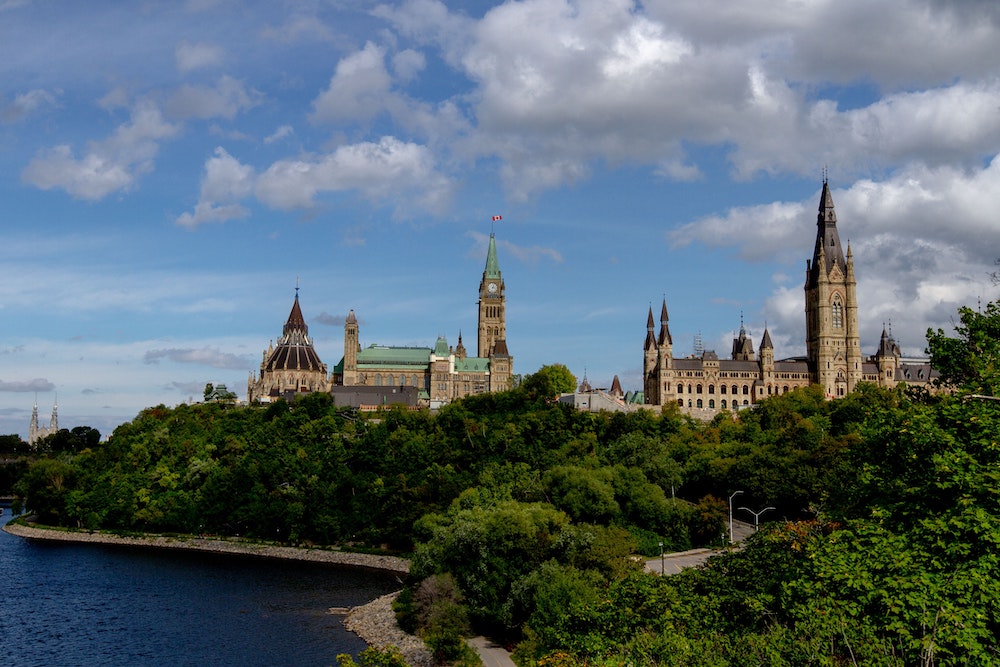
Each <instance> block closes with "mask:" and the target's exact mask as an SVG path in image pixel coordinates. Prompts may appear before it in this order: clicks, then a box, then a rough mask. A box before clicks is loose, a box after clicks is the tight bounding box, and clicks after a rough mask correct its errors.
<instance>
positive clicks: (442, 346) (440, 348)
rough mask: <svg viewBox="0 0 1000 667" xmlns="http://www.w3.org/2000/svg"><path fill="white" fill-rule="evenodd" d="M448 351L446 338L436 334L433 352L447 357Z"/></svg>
mask: <svg viewBox="0 0 1000 667" xmlns="http://www.w3.org/2000/svg"><path fill="white" fill-rule="evenodd" d="M449 353H450V350H449V349H448V340H447V339H446V338H445V337H444V336H438V339H437V343H435V345H434V354H436V355H437V356H439V357H447V356H448V354H449Z"/></svg>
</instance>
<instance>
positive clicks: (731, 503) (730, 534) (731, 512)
mask: <svg viewBox="0 0 1000 667" xmlns="http://www.w3.org/2000/svg"><path fill="white" fill-rule="evenodd" d="M741 493H743V492H742V491H734V492H733V495H731V496H729V543H730V544H732V543H733V498H735V497H736V496H738V495H740V494H741Z"/></svg>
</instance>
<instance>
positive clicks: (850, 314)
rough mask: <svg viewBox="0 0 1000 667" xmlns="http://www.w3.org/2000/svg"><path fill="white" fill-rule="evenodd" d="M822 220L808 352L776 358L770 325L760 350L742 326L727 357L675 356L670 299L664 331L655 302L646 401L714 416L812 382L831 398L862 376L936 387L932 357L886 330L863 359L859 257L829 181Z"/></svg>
mask: <svg viewBox="0 0 1000 667" xmlns="http://www.w3.org/2000/svg"><path fill="white" fill-rule="evenodd" d="M816 226H817V231H816V244H815V247H814V250H813V257H812V260H809V261H807V262H806V279H805V312H806V356H805V357H793V358H790V359H783V360H777V361H776V360H775V358H774V346H773V345H772V343H771V335H770V333H769V332H768V330H767V329H766V328H765V330H764V334H763V336H762V337H761V341H760V353H759V355H758V354H756V353H755V352H754V349H753V341H752V340H751V339H750V337H749V336H748V335H747V333H746V330H745V328H744V327H742V326H741V327H740V333H739V336H738V337H737V338H735V339H734V340H733V350H732V354H731V356H730V358H729V359H720V358H719V356H718V354H716V353H715V352H714V351H710V350H706V351H703V352H701V353H700V354H698V355H696V356H691V357H683V358H676V357H674V356H673V339H672V337H671V335H670V325H669V319H670V318H669V315H668V314H667V303H666V299H664V301H663V306H662V308H661V309H660V329H659V332H658V333H657V332H656V331H655V329H656V325H655V321H654V319H653V309H652V308H650V309H649V314H648V316H647V318H646V341H645V344H644V345H643V377H644V381H643V392H644V403H645V404H646V405H666V404H667V403H677V405H678V406H679V407H680V408H681V409H682V410H683V411H685V412H687V413H688V414H692V415H694V416H698V417H702V418H711V417H712V416H713V415H715V414H717V413H718V412H719V411H720V410H738V409H743V408H746V407H749V406H751V405H753V404H754V403H756V402H757V401H760V400H763V399H765V398H767V397H768V396H773V395H776V394H783V393H786V392H788V391H791V390H793V389H796V388H798V387H805V386H809V385H812V384H819V385H821V386H822V387H823V389H824V392H825V393H826V395H827V397H828V398H839V397H842V396H845V395H846V394H847V393H849V392H851V391H853V390H854V388H855V387H856V386H857V383H858V382H861V381H864V382H871V383H874V384H878V385H880V386H883V387H894V386H895V385H896V384H899V383H906V384H910V385H916V386H923V387H930V386H931V382H932V380H933V379H934V378H935V377H936V372H934V371H933V370H932V369H931V368H930V364H929V363H928V362H927V361H926V360H906V359H903V358H902V356H901V355H900V349H899V346H898V345H897V344H896V342H895V340H893V339H892V336H891V335H890V334H889V333H888V332H886V331H885V330H884V329H883V331H882V339H881V342H880V345H879V349H878V351H877V352H876V353H875V354H874V355H872V356H871V357H869V358H868V359H862V356H861V344H860V338H859V334H858V301H857V280H856V278H855V275H854V258H853V256H852V254H851V249H850V246H848V247H847V249H846V254H845V250H844V248H843V247H842V245H841V243H840V236H839V233H838V231H837V215H836V212H835V210H834V206H833V197H832V195H831V193H830V188H829V185H828V183H827V182H826V181H825V180H824V182H823V191H822V194H821V195H820V203H819V214H818V216H817V221H816Z"/></svg>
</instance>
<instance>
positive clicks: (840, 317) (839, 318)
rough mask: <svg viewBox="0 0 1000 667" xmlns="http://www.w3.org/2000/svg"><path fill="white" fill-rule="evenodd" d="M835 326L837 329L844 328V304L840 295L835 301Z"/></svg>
mask: <svg viewBox="0 0 1000 667" xmlns="http://www.w3.org/2000/svg"><path fill="white" fill-rule="evenodd" d="M833 326H834V328H836V329H843V328H844V306H843V304H842V303H840V297H837V298H836V299H834V301H833Z"/></svg>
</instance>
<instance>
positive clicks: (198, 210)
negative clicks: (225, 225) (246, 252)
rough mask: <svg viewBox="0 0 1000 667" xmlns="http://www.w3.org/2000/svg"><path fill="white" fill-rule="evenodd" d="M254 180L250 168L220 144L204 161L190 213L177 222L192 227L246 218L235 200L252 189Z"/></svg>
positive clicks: (244, 211) (183, 215) (245, 212)
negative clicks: (196, 201)
mask: <svg viewBox="0 0 1000 667" xmlns="http://www.w3.org/2000/svg"><path fill="white" fill-rule="evenodd" d="M254 179H255V175H254V170H253V167H250V166H248V165H244V164H241V163H240V162H239V160H237V159H236V158H234V157H233V156H231V155H230V154H229V153H227V152H226V150H225V149H224V148H222V147H221V146H220V147H218V148H216V149H215V155H214V156H213V157H211V158H209V159H208V160H206V161H205V174H204V176H202V179H201V195H200V197H199V200H198V203H197V205H195V209H194V212H193V213H184V214H182V215H181V216H180V217H178V218H177V224H179V225H181V226H184V227H196V226H197V225H200V224H202V223H206V222H226V221H228V220H235V219H242V218H246V217H247V216H249V215H250V211H249V209H247V208H246V207H244V206H242V205H240V204H239V202H240V201H241V200H243V199H245V198H246V197H248V196H249V195H250V194H251V193H252V192H253V186H254Z"/></svg>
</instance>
